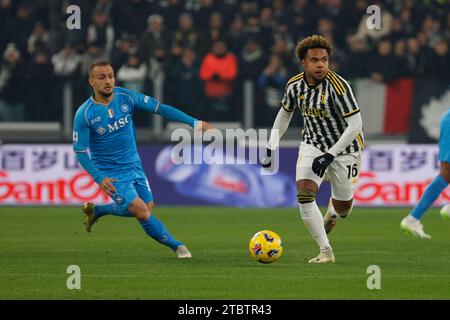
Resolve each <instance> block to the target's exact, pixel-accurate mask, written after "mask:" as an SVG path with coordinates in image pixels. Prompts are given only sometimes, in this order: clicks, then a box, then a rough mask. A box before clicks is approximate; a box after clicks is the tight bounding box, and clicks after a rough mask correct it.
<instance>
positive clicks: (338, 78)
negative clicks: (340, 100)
mask: <svg viewBox="0 0 450 320" xmlns="http://www.w3.org/2000/svg"><path fill="white" fill-rule="evenodd" d="M330 76H331V78H333V79H334V80H335V81H336V83H337V84H338V85H339V87H340V88H341V91H342V93H345V92H346V91H347V87H346V86H345V85H344V83H343V82H345V81H344V80H343V79H342V78H341V77H339V76H338V75H337V73H335V72H333V71H331V70H330Z"/></svg>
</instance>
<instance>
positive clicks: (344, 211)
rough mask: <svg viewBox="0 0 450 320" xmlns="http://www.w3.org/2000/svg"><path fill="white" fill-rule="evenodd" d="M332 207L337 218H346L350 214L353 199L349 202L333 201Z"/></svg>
mask: <svg viewBox="0 0 450 320" xmlns="http://www.w3.org/2000/svg"><path fill="white" fill-rule="evenodd" d="M333 207H334V210H335V211H336V213H337V214H338V215H339V217H341V218H346V217H348V216H349V215H350V213H351V212H352V209H353V199H352V200H349V201H339V200H333Z"/></svg>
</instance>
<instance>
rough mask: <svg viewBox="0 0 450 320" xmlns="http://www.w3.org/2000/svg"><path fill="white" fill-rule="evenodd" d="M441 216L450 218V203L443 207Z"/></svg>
mask: <svg viewBox="0 0 450 320" xmlns="http://www.w3.org/2000/svg"><path fill="white" fill-rule="evenodd" d="M441 217H442V218H444V219H450V203H449V204H446V205H445V206H443V207H442V208H441Z"/></svg>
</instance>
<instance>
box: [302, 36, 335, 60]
mask: <svg viewBox="0 0 450 320" xmlns="http://www.w3.org/2000/svg"><path fill="white" fill-rule="evenodd" d="M316 48H320V49H325V50H327V52H328V55H331V49H332V46H331V43H330V42H329V41H328V40H327V39H325V38H324V37H322V36H320V35H317V34H314V35H312V36H309V37H306V38H305V39H303V40H302V41H300V42H299V43H298V44H297V48H296V49H295V52H296V53H297V57H298V59H299V60H300V61H301V60H303V59H305V56H306V52H307V51H308V49H316Z"/></svg>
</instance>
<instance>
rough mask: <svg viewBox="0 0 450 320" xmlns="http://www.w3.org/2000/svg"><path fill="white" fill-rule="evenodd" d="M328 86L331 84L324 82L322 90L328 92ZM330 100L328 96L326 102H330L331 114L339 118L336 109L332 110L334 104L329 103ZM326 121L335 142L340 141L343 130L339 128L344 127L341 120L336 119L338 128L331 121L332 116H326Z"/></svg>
mask: <svg viewBox="0 0 450 320" xmlns="http://www.w3.org/2000/svg"><path fill="white" fill-rule="evenodd" d="M328 86H329V84H328V83H326V82H324V84H323V88H322V92H327V91H328ZM321 95H322V93H321ZM329 100H330V97H328V101H326V103H327V104H328V107H329V111H330V114H331V115H332V116H333V117H335V118H337V115H336V114H335V112H334V110H332V109H333V105H332V104H330V103H329ZM337 119H338V118H337ZM325 123H326V125H327V128H328V131H329V132H330V135H331V138H332V141H335V142H336V141H338V140H339V136H340V135H341V133H342V132H341V131H340V128H339V127H341V128H342V125H341V124H340V123H339V121H336V124H337V126H338V128H335V127H334V126H333V122H332V121H331V119H330V118H327V117H325ZM336 130H337V131H338V133H339V136H338V135H337V134H336Z"/></svg>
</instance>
